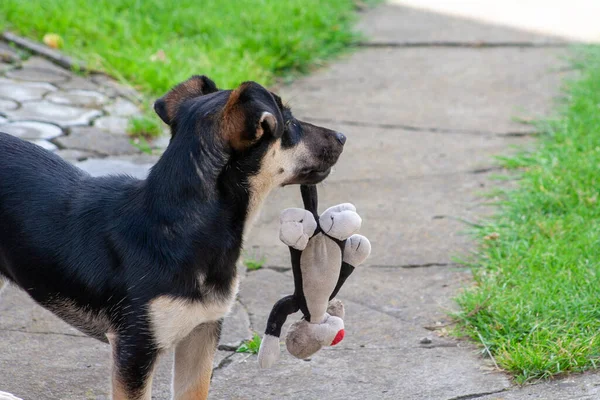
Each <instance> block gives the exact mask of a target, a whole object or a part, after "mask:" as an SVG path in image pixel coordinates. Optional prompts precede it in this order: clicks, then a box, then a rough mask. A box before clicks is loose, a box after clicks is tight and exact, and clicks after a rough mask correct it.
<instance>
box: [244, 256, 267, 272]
mask: <svg viewBox="0 0 600 400" xmlns="http://www.w3.org/2000/svg"><path fill="white" fill-rule="evenodd" d="M266 261H267V260H266V259H265V258H264V257H262V258H260V259H256V258H247V259H245V260H244V265H245V266H246V268H248V270H249V271H256V270H258V269H261V268H262V267H263V266H264V265H265V262H266Z"/></svg>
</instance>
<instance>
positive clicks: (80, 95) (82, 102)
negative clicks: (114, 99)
mask: <svg viewBox="0 0 600 400" xmlns="http://www.w3.org/2000/svg"><path fill="white" fill-rule="evenodd" d="M46 100H49V101H51V102H52V103H56V104H67V105H72V106H81V107H98V106H101V105H103V104H105V103H106V102H107V101H108V98H107V97H106V96H105V95H103V94H102V93H98V92H96V91H92V90H79V89H76V90H69V91H66V92H63V91H57V92H52V93H49V94H48V95H46Z"/></svg>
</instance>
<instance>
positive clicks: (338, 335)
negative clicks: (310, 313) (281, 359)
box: [285, 314, 344, 358]
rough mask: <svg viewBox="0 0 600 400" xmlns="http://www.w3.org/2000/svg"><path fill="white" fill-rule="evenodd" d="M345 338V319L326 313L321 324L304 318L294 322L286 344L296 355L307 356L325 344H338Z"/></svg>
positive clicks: (299, 356) (292, 353) (298, 356)
mask: <svg viewBox="0 0 600 400" xmlns="http://www.w3.org/2000/svg"><path fill="white" fill-rule="evenodd" d="M343 338H344V321H343V320H342V319H341V318H339V317H336V316H332V315H329V314H326V315H325V319H324V320H323V322H322V323H320V324H311V323H310V322H308V321H306V320H304V319H303V320H300V321H297V322H295V323H293V324H292V326H290V329H289V330H288V333H287V337H286V339H285V344H286V347H287V349H288V351H289V352H290V354H291V355H293V356H294V357H297V358H307V357H310V356H312V355H313V354H315V353H316V352H317V351H319V350H320V349H321V348H322V347H323V346H333V345H336V344H338V343H339V342H340V341H341V340H342V339H343Z"/></svg>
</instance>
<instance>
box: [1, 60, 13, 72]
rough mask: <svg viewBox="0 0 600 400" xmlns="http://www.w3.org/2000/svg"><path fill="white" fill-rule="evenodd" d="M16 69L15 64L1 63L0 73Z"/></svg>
mask: <svg viewBox="0 0 600 400" xmlns="http://www.w3.org/2000/svg"><path fill="white" fill-rule="evenodd" d="M14 68H16V65H15V64H9V63H5V62H1V61H0V73H2V72H6V71H10V70H11V69H14Z"/></svg>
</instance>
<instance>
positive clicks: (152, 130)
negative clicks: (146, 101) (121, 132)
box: [127, 115, 162, 138]
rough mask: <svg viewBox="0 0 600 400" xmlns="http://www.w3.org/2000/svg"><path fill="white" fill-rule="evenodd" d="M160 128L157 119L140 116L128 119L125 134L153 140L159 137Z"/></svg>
mask: <svg viewBox="0 0 600 400" xmlns="http://www.w3.org/2000/svg"><path fill="white" fill-rule="evenodd" d="M161 133H162V126H161V125H160V123H159V122H158V118H153V117H149V116H146V115H142V116H139V117H133V118H131V119H129V126H128V127H127V134H128V135H129V136H132V137H141V138H153V137H157V136H160V134H161Z"/></svg>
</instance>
